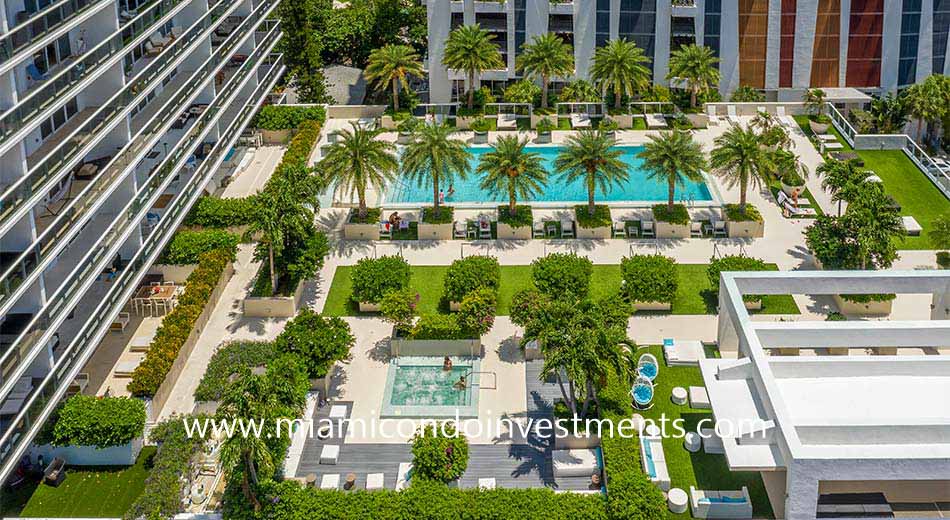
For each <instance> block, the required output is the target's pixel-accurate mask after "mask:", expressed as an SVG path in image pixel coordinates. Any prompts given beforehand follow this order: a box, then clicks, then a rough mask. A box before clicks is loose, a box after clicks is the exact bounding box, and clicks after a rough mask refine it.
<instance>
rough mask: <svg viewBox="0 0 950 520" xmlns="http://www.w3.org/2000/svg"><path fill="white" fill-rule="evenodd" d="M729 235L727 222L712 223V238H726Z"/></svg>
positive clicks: (715, 221)
mask: <svg viewBox="0 0 950 520" xmlns="http://www.w3.org/2000/svg"><path fill="white" fill-rule="evenodd" d="M728 234H729V233H727V232H726V221H725V220H714V221H713V223H712V236H713V237H725V236H728Z"/></svg>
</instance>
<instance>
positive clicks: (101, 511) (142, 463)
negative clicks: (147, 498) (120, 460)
mask: <svg viewBox="0 0 950 520" xmlns="http://www.w3.org/2000/svg"><path fill="white" fill-rule="evenodd" d="M155 450H156V448H155V447H154V446H146V447H144V448H142V452H141V453H140V454H139V457H138V459H137V460H136V461H135V465H133V466H121V467H113V466H108V467H67V468H66V480H64V481H63V483H62V484H60V485H59V487H55V488H54V487H51V486H47V485H46V484H40V485H38V486H37V487H36V491H34V492H33V496H32V497H31V498H30V501H29V502H27V504H26V506H25V507H24V508H23V511H22V512H21V513H20V516H23V517H45V518H61V517H70V518H101V517H107V518H121V517H122V516H123V515H125V512H126V511H127V510H128V509H129V507H130V506H131V505H132V502H133V501H135V499H136V498H138V496H139V495H141V494H142V490H143V489H145V478H146V477H147V476H148V471H149V467H150V465H151V459H152V456H153V455H154V454H155Z"/></svg>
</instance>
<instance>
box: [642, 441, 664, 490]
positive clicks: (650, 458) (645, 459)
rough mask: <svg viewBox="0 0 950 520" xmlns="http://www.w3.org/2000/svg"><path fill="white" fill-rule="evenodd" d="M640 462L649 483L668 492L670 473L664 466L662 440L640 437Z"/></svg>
mask: <svg viewBox="0 0 950 520" xmlns="http://www.w3.org/2000/svg"><path fill="white" fill-rule="evenodd" d="M640 460H641V462H642V463H643V471H644V472H645V473H646V474H647V476H648V477H649V478H650V482H653V483H654V484H656V486H657V487H659V488H660V489H662V490H663V491H669V489H670V472H669V469H667V466H666V454H665V453H663V440H662V439H661V438H660V437H645V436H644V437H640Z"/></svg>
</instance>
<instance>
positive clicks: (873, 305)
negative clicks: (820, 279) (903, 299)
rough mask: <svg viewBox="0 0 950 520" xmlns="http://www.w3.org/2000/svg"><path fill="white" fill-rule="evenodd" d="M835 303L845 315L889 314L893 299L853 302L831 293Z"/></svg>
mask: <svg viewBox="0 0 950 520" xmlns="http://www.w3.org/2000/svg"><path fill="white" fill-rule="evenodd" d="M833 297H834V299H835V304H836V305H837V306H838V310H839V311H840V312H841V314H844V315H846V316H889V315H890V314H891V309H892V307H893V306H894V300H887V301H883V302H868V303H855V302H852V301H848V300H845V299H844V298H842V297H841V296H839V295H837V294H835V295H833Z"/></svg>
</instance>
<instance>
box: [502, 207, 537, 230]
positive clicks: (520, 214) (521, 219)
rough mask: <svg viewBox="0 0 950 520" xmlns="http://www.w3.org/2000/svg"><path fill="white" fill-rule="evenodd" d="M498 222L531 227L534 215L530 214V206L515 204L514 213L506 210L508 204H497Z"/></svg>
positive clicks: (518, 226)
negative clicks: (512, 214)
mask: <svg viewBox="0 0 950 520" xmlns="http://www.w3.org/2000/svg"><path fill="white" fill-rule="evenodd" d="M498 222H504V223H505V224H508V225H509V226H511V227H513V228H521V227H531V226H532V225H534V217H532V215H531V206H528V205H521V204H518V205H517V206H515V215H514V216H511V213H509V212H508V205H507V204H504V205H501V206H498Z"/></svg>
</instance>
